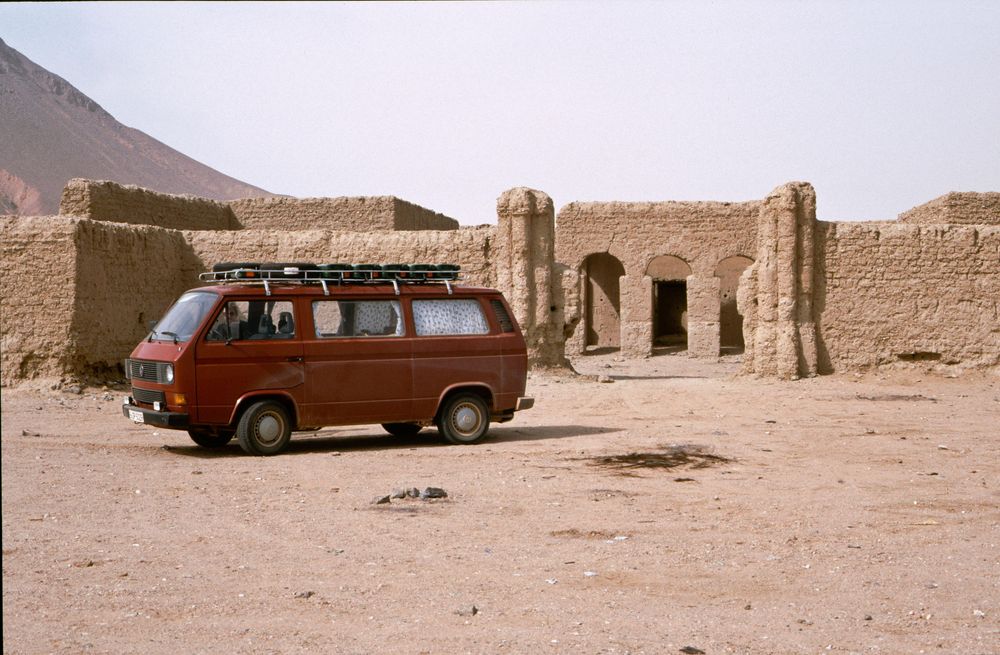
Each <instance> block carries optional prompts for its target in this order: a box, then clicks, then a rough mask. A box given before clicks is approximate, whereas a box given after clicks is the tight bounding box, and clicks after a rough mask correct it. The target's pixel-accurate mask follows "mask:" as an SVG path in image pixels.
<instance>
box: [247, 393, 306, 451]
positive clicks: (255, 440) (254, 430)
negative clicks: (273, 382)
mask: <svg viewBox="0 0 1000 655" xmlns="http://www.w3.org/2000/svg"><path fill="white" fill-rule="evenodd" d="M236 438H237V439H238V440H239V442H240V448H242V449H243V450H245V451H246V452H247V453H249V454H251V455H276V454H278V453H280V452H281V451H282V450H284V449H285V446H287V445H288V442H289V440H290V439H291V438H292V424H291V421H289V419H288V411H287V410H286V409H285V407H284V406H283V405H282V404H281V403H276V402H274V401H273V400H265V401H262V402H259V403H254V404H253V405H251V406H250V407H249V408H248V409H247V411H245V412H243V416H241V417H240V422H239V423H238V424H237V426H236Z"/></svg>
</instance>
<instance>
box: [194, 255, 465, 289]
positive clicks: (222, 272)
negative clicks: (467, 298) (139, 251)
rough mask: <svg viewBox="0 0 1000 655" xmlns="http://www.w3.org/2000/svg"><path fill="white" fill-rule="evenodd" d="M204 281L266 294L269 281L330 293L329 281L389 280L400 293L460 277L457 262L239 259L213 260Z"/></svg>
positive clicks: (444, 282)
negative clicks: (402, 288) (256, 287)
mask: <svg viewBox="0 0 1000 655" xmlns="http://www.w3.org/2000/svg"><path fill="white" fill-rule="evenodd" d="M198 278H199V279H201V280H202V281H204V282H215V283H222V284H263V285H264V288H265V289H266V290H267V293H268V295H270V293H271V289H270V285H271V284H274V283H280V284H318V285H321V286H322V287H323V291H324V293H325V294H327V295H329V293H330V291H329V286H328V285H329V284H330V283H335V284H337V285H343V284H392V285H393V287H394V288H395V290H396V295H399V285H400V284H444V285H446V286H447V287H448V293H451V283H452V282H457V281H458V280H459V279H460V278H461V267H460V266H458V265H457V264H273V263H267V262H263V263H259V262H240V263H222V264H215V265H214V266H213V267H212V270H211V271H210V272H208V273H202V274H200V275H199V276H198Z"/></svg>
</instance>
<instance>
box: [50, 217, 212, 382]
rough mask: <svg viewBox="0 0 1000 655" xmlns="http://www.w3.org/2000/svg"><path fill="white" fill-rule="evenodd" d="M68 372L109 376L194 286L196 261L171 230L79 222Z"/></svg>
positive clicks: (181, 236)
mask: <svg viewBox="0 0 1000 655" xmlns="http://www.w3.org/2000/svg"><path fill="white" fill-rule="evenodd" d="M73 240H74V246H75V248H76V296H75V298H74V301H75V302H74V307H73V315H72V322H71V323H70V332H71V334H72V335H73V342H72V347H71V349H70V353H69V356H70V358H71V361H70V368H71V369H72V370H73V371H75V372H78V373H82V374H90V373H93V374H96V375H98V376H106V377H107V376H110V377H114V374H115V373H116V372H117V370H118V366H119V364H120V362H121V360H122V359H123V358H125V357H127V356H128V354H129V353H130V352H131V351H132V349H133V348H134V347H135V345H136V344H137V343H138V342H139V340H140V339H142V338H143V337H144V336H145V335H146V334H148V332H149V328H148V322H149V321H155V320H158V319H159V318H160V317H161V316H162V315H163V313H164V312H165V311H166V310H167V308H168V307H170V305H171V304H172V303H173V302H174V301H175V300H176V299H177V297H178V296H179V295H180V294H181V293H183V292H184V291H186V290H188V289H189V288H191V287H194V286H197V274H198V272H200V269H201V263H200V262H199V261H198V260H197V258H196V257H195V256H194V254H193V252H192V250H191V247H190V246H189V245H188V244H187V243H186V242H185V241H184V236H183V234H182V233H181V232H178V231H176V230H165V229H162V228H157V227H152V226H146V225H143V226H133V225H121V224H114V223H105V222H97V221H80V222H79V223H77V224H76V230H75V233H74V235H73Z"/></svg>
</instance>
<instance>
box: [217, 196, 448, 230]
mask: <svg viewBox="0 0 1000 655" xmlns="http://www.w3.org/2000/svg"><path fill="white" fill-rule="evenodd" d="M229 205H230V207H232V210H233V213H234V214H235V216H236V219H237V220H238V222H239V223H240V225H242V226H243V227H245V228H249V229H261V230H263V229H275V230H342V231H358V232H369V231H372V230H456V229H458V221H456V220H455V219H453V218H448V217H447V216H444V215H443V214H438V213H436V212H433V211H431V210H429V209H425V208H423V207H420V206H418V205H414V204H413V203H410V202H406V201H405V200H400V199H399V198H396V197H394V196H371V197H367V196H362V197H349V198H348V197H344V198H248V199H245V200H234V201H232V202H230V203H229Z"/></svg>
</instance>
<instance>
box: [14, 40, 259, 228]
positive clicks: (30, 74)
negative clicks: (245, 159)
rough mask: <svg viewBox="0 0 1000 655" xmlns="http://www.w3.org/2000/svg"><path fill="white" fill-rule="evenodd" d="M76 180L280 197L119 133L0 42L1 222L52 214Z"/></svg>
mask: <svg viewBox="0 0 1000 655" xmlns="http://www.w3.org/2000/svg"><path fill="white" fill-rule="evenodd" d="M74 177H84V178H89V179H92V180H112V181H115V182H119V183H121V184H137V185H139V186H141V187H145V188H147V189H152V190H155V191H160V192H163V193H175V194H183V193H189V194H193V195H197V196H201V197H204V198H213V199H215V200H234V199H236V198H251V197H271V196H274V195H275V194H273V193H269V192H268V191H265V190H264V189H261V188H258V187H255V186H252V185H250V184H247V183H246V182H241V181H239V180H237V179H234V178H232V177H229V176H228V175H224V174H222V173H220V172H219V171H217V170H215V169H213V168H209V167H208V166H205V165H204V164H201V163H199V162H197V161H195V160H193V159H191V158H190V157H188V156H186V155H183V154H181V153H179V152H177V151H176V150H174V149H173V148H171V147H170V146H167V145H165V144H163V143H161V142H159V141H157V140H156V139H154V138H152V137H151V136H149V135H148V134H145V133H143V132H140V131H139V130H136V129H133V128H131V127H126V126H125V125H122V124H121V123H119V122H118V121H116V120H115V118H114V117H113V116H112V115H111V114H109V113H108V112H106V111H104V109H102V108H101V106H100V105H98V104H97V103H96V102H94V101H93V100H91V99H90V98H88V97H87V96H86V95H84V94H83V93H81V92H80V91H79V90H78V89H76V88H75V87H74V86H73V85H72V84H70V83H69V82H67V81H66V80H64V79H62V78H61V77H59V76H58V75H53V74H52V73H50V72H49V71H47V70H45V69H44V68H42V67H41V66H38V65H37V64H35V63H34V62H32V61H31V60H30V59H28V58H27V57H25V56H24V55H22V54H21V53H20V52H18V51H17V50H14V49H13V48H11V47H10V46H8V45H7V44H6V43H4V41H3V40H2V39H0V214H9V213H14V214H22V215H40V214H55V213H58V210H59V198H60V196H61V194H62V189H63V187H64V186H65V185H66V182H67V181H68V180H69V179H71V178H74Z"/></svg>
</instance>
